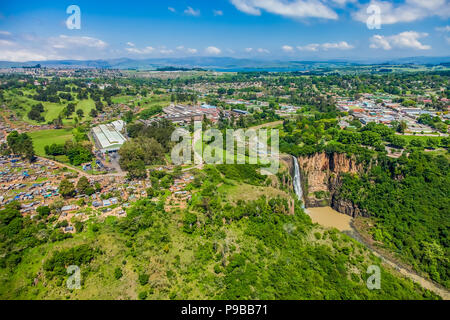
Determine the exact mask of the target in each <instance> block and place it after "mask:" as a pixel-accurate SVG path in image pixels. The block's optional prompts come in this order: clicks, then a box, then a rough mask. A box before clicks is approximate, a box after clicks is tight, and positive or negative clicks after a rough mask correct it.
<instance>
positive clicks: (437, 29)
mask: <svg viewBox="0 0 450 320" xmlns="http://www.w3.org/2000/svg"><path fill="white" fill-rule="evenodd" d="M435 30H436V31H439V32H450V26H445V27H437V28H436V29H435Z"/></svg>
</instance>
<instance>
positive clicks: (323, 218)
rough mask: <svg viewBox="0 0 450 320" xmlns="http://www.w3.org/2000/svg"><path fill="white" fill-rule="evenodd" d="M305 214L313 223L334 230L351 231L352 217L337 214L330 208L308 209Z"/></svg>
mask: <svg viewBox="0 0 450 320" xmlns="http://www.w3.org/2000/svg"><path fill="white" fill-rule="evenodd" d="M306 212H307V213H308V215H309V216H310V217H311V220H312V221H313V222H314V223H318V224H320V225H322V226H324V227H328V228H336V229H338V230H339V231H352V227H351V226H350V222H351V221H352V217H350V216H348V215H346V214H342V213H339V212H337V211H336V210H334V209H332V208H331V207H322V208H308V209H306Z"/></svg>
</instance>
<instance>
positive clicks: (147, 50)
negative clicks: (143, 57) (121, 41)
mask: <svg viewBox="0 0 450 320" xmlns="http://www.w3.org/2000/svg"><path fill="white" fill-rule="evenodd" d="M125 50H127V51H128V52H129V53H135V54H151V53H153V52H155V48H153V47H150V46H149V47H145V48H143V49H138V48H125Z"/></svg>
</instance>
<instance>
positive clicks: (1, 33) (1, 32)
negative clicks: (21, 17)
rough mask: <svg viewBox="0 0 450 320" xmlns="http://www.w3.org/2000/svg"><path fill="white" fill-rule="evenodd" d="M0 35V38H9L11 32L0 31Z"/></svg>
mask: <svg viewBox="0 0 450 320" xmlns="http://www.w3.org/2000/svg"><path fill="white" fill-rule="evenodd" d="M0 35H2V36H10V35H11V32H9V31H1V30H0Z"/></svg>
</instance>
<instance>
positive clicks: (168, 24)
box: [0, 0, 450, 61]
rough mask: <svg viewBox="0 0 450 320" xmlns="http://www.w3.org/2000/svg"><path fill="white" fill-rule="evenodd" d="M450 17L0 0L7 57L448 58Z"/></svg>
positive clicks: (344, 1)
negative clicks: (76, 15)
mask: <svg viewBox="0 0 450 320" xmlns="http://www.w3.org/2000/svg"><path fill="white" fill-rule="evenodd" d="M73 4H75V5H77V6H78V7H79V8H80V13H81V15H80V20H79V21H80V29H77V28H75V29H74V28H73V27H74V26H76V23H77V21H78V20H77V19H70V21H69V22H70V23H69V27H70V28H69V27H68V24H67V20H68V18H69V17H70V16H71V14H72V13H74V11H72V10H70V14H69V13H67V9H68V7H69V6H70V5H73ZM449 17H450V0H398V1H379V0H203V1H201V0H187V1H184V0H182V1H180V0H165V1H159V0H146V1H134V0H128V1H123V0H120V1H118V0H110V1H92V0H89V1H85V0H71V1H70V2H69V1H64V0H40V1H1V4H0V60H3V61H30V60H60V59H108V58H122V57H128V58H137V59H143V58H160V57H186V56H199V57H202V56H224V57H225V56H226V57H238V58H258V59H296V60H298V59H330V58H349V59H367V58H396V57H411V56H450V21H449Z"/></svg>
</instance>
